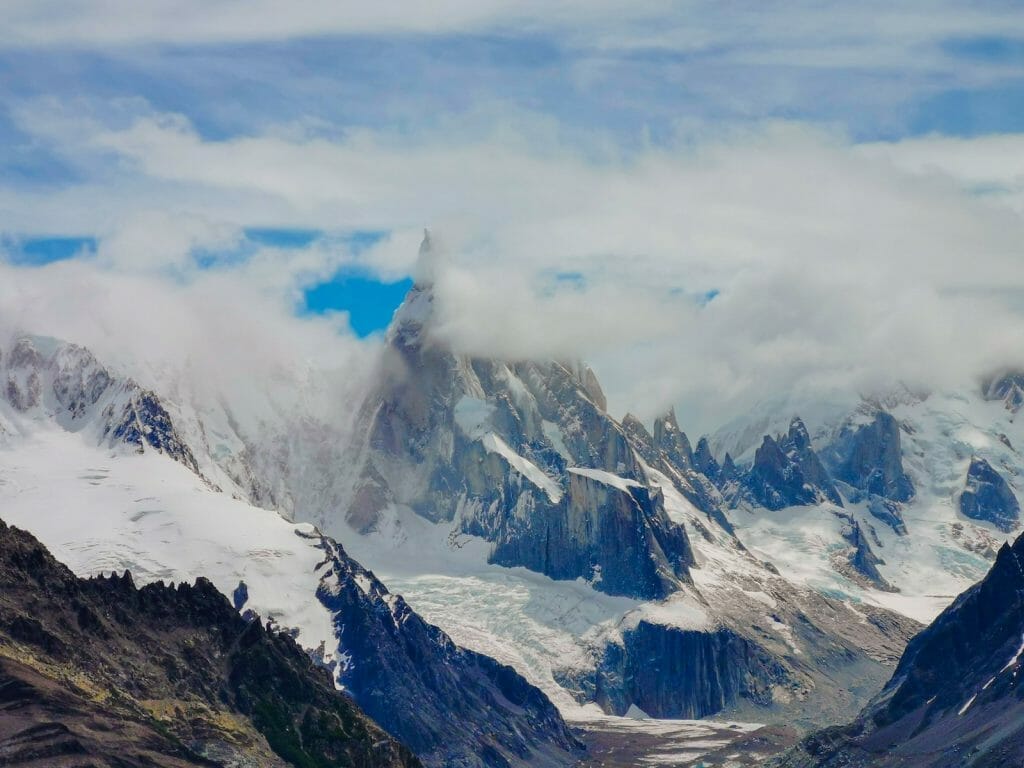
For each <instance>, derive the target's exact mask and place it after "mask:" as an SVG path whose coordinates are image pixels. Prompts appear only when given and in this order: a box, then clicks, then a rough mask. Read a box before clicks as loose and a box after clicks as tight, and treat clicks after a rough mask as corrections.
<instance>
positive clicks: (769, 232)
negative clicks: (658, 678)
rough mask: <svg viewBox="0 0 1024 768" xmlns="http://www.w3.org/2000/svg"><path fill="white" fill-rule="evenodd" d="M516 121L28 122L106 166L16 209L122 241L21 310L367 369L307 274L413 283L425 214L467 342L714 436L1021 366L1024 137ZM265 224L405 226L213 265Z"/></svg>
mask: <svg viewBox="0 0 1024 768" xmlns="http://www.w3.org/2000/svg"><path fill="white" fill-rule="evenodd" d="M136 106H137V105H136ZM508 118H509V119H507V120H504V121H503V125H505V126H506V127H504V128H500V129H492V128H488V129H481V128H480V126H479V124H475V125H474V126H471V127H468V128H467V127H466V126H464V125H450V126H447V127H446V128H445V129H444V130H441V129H438V130H437V131H435V132H429V131H428V132H426V133H421V134H418V135H417V136H416V137H415V139H414V140H413V139H410V138H409V137H405V136H402V135H393V134H388V133H386V132H371V131H365V130H364V131H354V132H351V133H348V134H346V135H345V136H343V137H334V138H325V137H324V136H322V135H313V134H309V133H308V132H305V131H303V130H301V129H300V128H295V127H293V128H292V129H290V130H281V131H278V132H271V133H265V134H260V135H254V136H246V137H237V138H230V139H221V140H217V139H209V138H205V137H203V136H201V135H200V134H199V133H198V132H197V131H196V130H195V129H194V128H193V127H192V126H191V125H190V124H189V122H188V121H187V120H185V119H184V118H181V117H180V116H173V115H158V114H151V113H148V112H146V111H145V110H141V111H140V110H135V112H134V113H133V114H131V115H130V116H128V117H127V118H126V117H125V116H124V115H121V116H119V118H118V120H117V121H110V120H106V121H105V120H101V119H98V118H92V119H86V118H83V117H82V116H81V115H77V116H76V117H75V119H74V120H71V119H70V118H68V115H67V113H66V110H60V109H56V108H54V106H53V105H47V104H45V103H36V104H34V105H32V106H31V107H26V108H25V109H23V110H22V111H21V112H20V113H19V119H20V120H21V121H22V124H23V126H24V127H25V129H26V130H33V129H34V130H35V131H36V133H37V135H38V136H39V140H40V141H48V142H52V143H53V144H54V145H59V146H61V147H63V151H64V152H65V153H66V157H67V159H68V161H69V162H71V163H74V164H75V165H76V166H77V167H79V168H81V169H83V174H84V175H86V176H88V175H90V174H91V175H93V176H97V175H98V174H99V171H97V170H96V169H98V168H102V169H104V170H103V174H105V176H106V178H104V180H103V184H102V185H89V184H82V185H78V186H71V187H68V188H65V189H63V190H61V191H60V192H59V193H57V194H49V193H47V194H43V193H39V194H38V195H33V194H26V193H25V192H24V191H21V192H19V193H18V194H15V193H14V192H13V191H7V192H4V191H2V190H0V195H2V196H3V198H0V199H2V202H3V203H4V207H5V209H6V210H8V211H9V214H10V219H11V221H13V222H21V223H22V229H29V230H31V229H33V228H34V229H39V228H40V222H41V221H44V220H47V221H50V222H54V223H56V224H57V226H62V227H64V228H65V229H69V228H74V227H81V226H83V224H84V223H85V222H86V221H88V220H92V221H94V222H100V226H101V227H102V228H103V229H102V231H101V232H100V235H101V241H100V248H99V252H98V253H97V254H96V256H95V257H93V258H91V259H89V260H85V261H82V260H73V261H71V262H68V263H63V264H57V265H51V266H49V267H46V268H44V269H25V268H15V267H5V268H4V273H3V275H2V288H0V302H2V305H0V308H2V310H3V313H4V315H5V317H6V318H7V319H8V322H10V323H15V324H20V325H23V326H28V327H31V328H33V329H36V330H38V331H40V332H46V333H54V334H59V335H60V334H63V335H68V336H71V337H76V336H81V335H83V334H84V335H86V336H89V337H90V338H86V339H83V340H84V341H86V342H91V343H94V344H97V345H99V346H103V345H109V344H117V343H124V344H126V345H129V346H132V347H133V348H134V350H135V351H134V352H133V353H134V354H151V355H152V354H153V350H154V349H165V348H166V349H167V350H171V352H170V353H169V355H170V358H171V359H173V360H177V361H179V362H180V361H181V360H184V359H186V358H188V359H191V360H192V361H193V364H194V365H196V366H197V367H198V368H199V369H201V370H206V369H207V368H209V367H214V368H216V367H217V366H220V367H221V368H226V367H228V366H226V363H225V362H224V361H225V359H226V357H225V356H227V358H230V357H232V356H234V357H237V358H238V360H237V361H235V363H237V364H234V363H233V364H232V365H231V366H230V368H231V370H232V371H236V372H235V373H232V374H230V375H232V376H237V377H244V376H248V375H252V374H253V373H255V374H261V373H266V371H267V370H269V368H268V366H270V365H276V364H278V363H281V364H283V365H285V366H295V365H297V362H296V361H297V360H304V361H310V360H312V361H316V362H317V364H322V365H324V366H327V367H330V366H334V367H348V368H350V369H351V370H353V371H355V370H356V369H358V368H359V367H360V366H362V365H363V364H364V362H365V359H366V354H365V353H366V345H365V344H360V343H358V342H356V341H355V340H354V339H353V338H352V337H351V336H350V335H349V334H348V333H347V331H346V328H345V324H344V322H343V318H326V319H325V318H319V319H308V318H305V319H298V318H297V317H296V316H295V312H294V310H295V306H296V302H297V295H298V294H297V291H298V290H299V289H300V288H301V287H302V286H303V285H307V284H310V283H312V282H315V281H316V280H317V279H323V278H324V277H326V276H328V275H330V274H331V273H332V271H333V270H335V269H337V268H338V266H339V265H342V264H351V263H358V264H359V265H361V267H362V268H364V269H368V270H370V271H373V272H376V273H378V274H379V275H381V276H382V277H385V278H391V277H394V276H396V275H400V274H411V273H412V272H413V270H414V259H415V253H416V247H417V244H418V241H419V238H420V236H421V232H422V228H423V227H424V226H429V227H431V229H432V231H433V232H434V233H435V235H436V236H437V239H438V241H439V246H438V247H439V248H443V258H441V259H440V260H439V262H438V263H437V264H434V265H433V268H432V271H433V272H434V282H435V286H436V291H437V294H438V305H439V311H440V324H439V328H438V331H437V332H438V334H439V335H440V336H441V337H442V338H443V339H444V340H445V341H447V342H448V343H451V344H453V345H454V346H456V347H457V348H459V349H461V350H464V351H468V352H473V353H477V354H486V355H495V356H506V357H532V356H558V357H572V356H582V357H584V358H587V359H589V360H590V361H591V362H592V363H593V364H594V365H595V367H596V368H597V370H598V372H599V374H600V375H601V376H602V379H603V381H604V382H605V383H606V386H607V388H608V390H609V394H610V396H611V397H610V400H611V405H612V407H613V409H615V410H616V411H618V412H620V413H621V412H623V411H625V410H633V411H635V412H638V413H639V414H640V415H642V416H650V415H651V414H653V413H654V412H655V411H657V410H659V409H661V408H663V407H665V406H667V405H668V404H670V403H675V404H676V405H677V406H679V407H680V409H681V417H683V418H685V420H686V421H687V423H688V424H689V425H690V427H691V428H695V429H710V428H712V427H714V426H715V425H716V424H717V423H720V422H721V421H724V420H726V419H728V418H729V417H730V416H731V415H732V414H734V413H735V412H737V410H739V409H742V408H745V407H748V406H750V405H752V404H754V403H756V402H758V401H760V400H764V399H770V398H773V397H777V396H780V395H782V394H791V393H793V392H800V393H806V394H807V395H808V396H814V395H816V394H819V393H825V392H835V391H837V390H838V391H863V390H865V389H870V388H873V387H876V386H881V385H885V384H887V383H890V382H893V381H906V382H907V383H910V384H913V385H915V386H926V387H946V386H961V385H968V384H969V383H970V382H971V381H972V380H973V379H974V378H976V377H978V376H979V375H981V374H982V373H984V372H985V371H986V370H987V369H989V368H991V367H993V366H999V365H1007V364H1009V365H1024V317H1022V311H1024V301H1022V296H1024V294H1022V290H1024V270H1021V268H1020V266H1021V246H1020V244H1021V243H1022V242H1024V220H1022V212H1024V192H1022V189H1024V185H1022V183H1021V176H1020V174H1019V173H1018V172H1016V170H1015V169H1014V168H1013V167H1012V164H1011V163H1008V162H999V161H997V160H996V159H995V158H996V157H1007V158H1012V157H1014V156H1024V151H1022V150H1024V138H1022V137H1021V136H1017V135H1007V136H1001V137H989V138H982V139H976V140H967V139H962V140H939V139H927V138H925V139H918V140H908V141H905V142H902V143H888V144H879V143H873V144H870V145H858V144H856V143H853V142H851V141H850V140H848V139H847V138H846V137H845V136H843V135H841V134H838V133H830V132H828V131H824V130H821V129H818V128H811V127H808V126H806V125H801V124H794V123H768V124H761V125H757V126H755V127H750V126H746V127H743V128H738V129H726V128H722V127H719V128H716V129H715V130H714V131H710V130H705V129H700V128H697V129H690V130H682V129H681V130H680V132H679V134H678V135H677V136H676V137H674V138H673V139H671V140H669V141H663V142H659V143H658V144H656V145H655V144H650V145H647V144H645V145H642V146H639V147H636V148H632V149H630V150H628V151H626V150H622V149H610V148H609V146H610V145H609V144H606V143H604V142H603V141H602V140H601V137H600V136H595V135H587V136H581V135H566V134H565V133H564V132H560V131H558V130H555V129H553V127H552V126H551V125H549V124H548V123H546V122H545V121H544V120H543V119H540V118H536V117H534V116H529V115H522V114H516V115H509V116H508ZM510 126H511V127H510ZM112 159H113V160H114V161H115V162H113V163H111V160H112ZM154 201H157V202H159V204H160V208H161V210H163V211H165V213H161V214H153V213H151V212H150V211H151V208H152V207H153V204H154ZM268 220H272V221H273V222H274V223H275V224H278V225H282V226H307V227H309V226H313V227H318V228H322V229H325V230H331V229H332V228H337V227H341V226H343V227H345V228H348V229H363V230H384V231H388V232H390V233H391V234H390V235H389V236H387V237H385V238H384V239H383V240H382V241H380V242H379V243H377V244H376V245H374V246H372V247H370V248H369V249H366V250H364V251H362V252H360V253H358V254H352V253H348V252H346V251H345V250H344V249H341V248H332V247H330V246H327V245H325V244H324V243H315V244H314V245H312V246H310V247H307V248H293V249H287V250H274V249H266V250H263V251H260V252H258V253H256V254H249V255H247V256H246V257H245V258H243V259H237V260H235V261H232V260H230V259H226V260H225V261H224V263H223V264H218V265H216V266H215V268H212V269H210V268H206V269H198V268H196V267H195V264H194V262H195V258H196V257H195V254H196V253H197V252H198V251H202V250H204V249H205V250H207V251H211V252H223V251H226V250H227V251H230V249H231V248H232V244H233V243H235V242H236V240H237V237H238V231H239V227H241V226H247V225H253V224H260V223H264V222H266V221H268ZM372 343H373V342H371V346H372ZM161 354H163V353H161ZM197 361H198V362H197ZM246 371H250V373H246Z"/></svg>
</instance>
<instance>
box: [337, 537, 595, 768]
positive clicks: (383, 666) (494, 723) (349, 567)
mask: <svg viewBox="0 0 1024 768" xmlns="http://www.w3.org/2000/svg"><path fill="white" fill-rule="evenodd" d="M322 546H323V548H324V552H325V555H326V557H327V561H326V562H327V567H326V569H325V570H324V572H323V578H322V582H321V587H320V590H319V591H318V593H317V597H318V598H319V599H320V601H321V602H322V603H323V604H324V605H325V606H326V607H327V608H328V610H330V611H331V613H332V614H333V615H334V617H335V631H336V633H337V636H338V639H339V643H340V647H341V648H343V649H345V652H346V654H347V659H348V661H347V663H346V664H345V665H343V667H342V668H341V669H339V670H338V674H337V677H338V680H339V682H341V683H342V684H343V685H344V686H345V689H346V691H348V692H349V693H350V694H351V695H352V697H353V698H354V699H355V700H356V701H357V702H358V703H359V704H360V706H361V707H362V708H363V709H364V710H365V711H366V712H367V713H368V714H369V715H370V716H371V717H373V718H374V719H375V720H376V721H377V722H378V723H380V724H381V725H382V726H383V727H384V728H385V729H387V731H388V732H389V733H391V734H394V735H396V736H397V737H398V738H400V739H401V740H402V741H403V743H405V744H407V745H408V746H409V747H411V748H412V749H413V750H414V751H415V752H416V754H417V755H419V756H420V758H421V759H422V760H423V762H424V763H425V764H426V765H430V766H438V767H439V768H440V767H441V766H445V768H497V767H502V766H523V767H524V768H525V766H551V767H555V766H568V765H572V764H573V763H575V762H576V760H577V758H578V753H579V749H580V745H579V743H578V742H577V741H576V739H575V738H574V737H573V736H572V735H571V733H570V732H569V729H568V728H567V727H566V724H565V722H564V721H563V720H562V717H561V715H559V713H558V710H556V709H555V707H554V706H553V705H552V704H551V702H550V701H549V700H548V698H547V697H546V696H545V695H544V694H543V693H542V692H541V691H539V690H538V689H537V688H535V687H534V686H532V685H530V684H529V683H527V682H526V680H524V679H523V678H522V676H520V675H519V673H517V672H516V671H515V670H513V669H512V668H511V667H508V666H506V665H504V664H499V663H498V662H496V661H494V659H491V658H490V657H488V656H484V655H482V654H478V653H474V652H473V651H469V650H466V649H464V648H460V647H459V646H457V645H455V644H454V643H453V642H452V641H451V640H450V639H449V638H448V636H447V635H445V634H444V632H442V631H441V630H439V629H438V628H437V627H434V626H432V625H430V624H428V623H426V622H425V621H423V619H421V618H420V617H419V616H418V615H417V614H416V613H415V612H414V611H413V610H412V609H411V608H410V607H409V606H408V605H407V604H406V603H405V601H404V600H403V599H402V598H401V597H400V596H398V595H393V594H391V593H390V592H388V590H387V588H386V587H385V586H384V585H383V584H381V582H380V581H378V580H377V579H376V578H375V577H374V575H373V574H372V573H370V572H369V571H367V570H366V569H364V568H363V567H362V566H360V565H359V564H358V563H356V562H355V561H353V560H352V559H350V558H349V557H348V556H347V555H346V554H345V552H344V550H343V549H342V548H341V547H340V546H339V545H338V544H336V543H335V542H333V541H330V540H328V539H324V540H323V542H322Z"/></svg>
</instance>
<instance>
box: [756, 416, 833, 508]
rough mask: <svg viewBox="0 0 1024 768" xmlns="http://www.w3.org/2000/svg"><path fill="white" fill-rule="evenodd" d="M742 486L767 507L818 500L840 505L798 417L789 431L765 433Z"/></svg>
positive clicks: (827, 475)
mask: <svg viewBox="0 0 1024 768" xmlns="http://www.w3.org/2000/svg"><path fill="white" fill-rule="evenodd" d="M743 485H744V486H745V488H746V491H747V496H748V498H750V499H751V500H753V501H754V502H755V503H756V504H758V505H760V506H763V507H765V508H767V509H773V510H776V509H782V508H784V507H791V506H794V505H797V506H802V505H807V504H816V503H818V502H819V501H829V502H831V503H833V504H836V505H838V506H842V504H843V502H842V499H841V498H840V496H839V493H838V491H836V488H835V485H834V484H833V482H832V478H831V477H830V476H829V474H828V472H827V471H826V470H825V467H824V466H822V463H821V461H820V460H819V459H818V455H817V453H816V452H815V451H814V448H812V447H811V440H810V437H809V436H808V434H807V428H806V427H805V426H804V423H803V422H802V421H801V420H800V419H799V418H794V419H793V421H792V423H791V424H790V426H789V432H788V433H786V434H785V435H780V436H779V437H778V439H775V438H772V437H771V436H770V435H765V437H764V440H763V442H762V443H761V447H760V448H758V449H757V452H756V453H755V454H754V463H753V466H751V468H750V471H749V472H747V474H746V476H745V477H744V478H743Z"/></svg>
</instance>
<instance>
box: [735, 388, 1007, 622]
mask: <svg viewBox="0 0 1024 768" xmlns="http://www.w3.org/2000/svg"><path fill="white" fill-rule="evenodd" d="M1011 394H1012V393H1011ZM790 405H791V406H792V404H790ZM879 409H884V412H885V413H888V414H891V415H892V417H893V418H894V419H895V422H896V424H897V425H898V428H899V439H900V445H901V457H902V466H903V471H904V472H905V474H906V477H907V478H908V479H909V481H910V483H911V484H912V494H911V497H910V498H909V499H907V500H904V501H900V502H898V503H892V502H891V501H886V502H885V503H879V499H878V498H877V497H876V498H873V497H872V496H871V494H865V493H863V492H857V491H856V490H855V489H851V488H850V487H849V486H846V485H843V484H842V483H840V485H839V487H840V488H841V489H842V490H843V491H844V494H843V507H842V508H841V509H840V508H839V507H837V506H836V505H834V504H828V503H825V504H817V505H807V506H789V507H787V508H786V509H783V510H780V511H772V512H770V511H767V510H764V509H761V508H758V507H756V506H753V505H749V504H748V505H744V504H740V505H737V507H736V508H735V509H733V510H731V511H730V512H729V513H728V514H729V519H730V520H731V521H732V522H733V523H734V525H735V527H736V530H737V533H738V535H739V537H740V539H741V540H742V541H743V542H744V543H745V544H746V545H747V546H748V547H749V548H750V550H751V551H752V552H754V553H755V554H757V555H758V556H759V557H763V558H764V559H766V560H768V561H770V562H772V563H773V564H774V565H775V566H776V567H777V568H778V569H779V571H780V572H781V573H782V574H783V575H785V576H787V577H788V578H790V579H791V580H793V581H795V582H796V583H799V584H803V585H806V586H808V587H811V588H813V589H815V590H817V591H819V592H821V593H823V594H831V595H835V596H843V597H849V598H851V599H854V600H856V601H861V602H867V603H870V604H874V605H880V606H886V607H888V608H891V609H893V610H896V611H899V612H900V613H903V614H905V615H907V616H911V617H913V618H915V619H917V620H918V621H923V622H927V621H930V620H931V619H932V618H934V616H935V615H937V614H938V612H939V611H941V610H942V609H943V608H944V607H945V606H946V605H948V604H949V602H950V601H951V600H952V599H953V597H954V596H956V595H957V594H959V593H960V592H961V591H963V590H964V589H966V588H967V587H968V586H969V585H971V584H973V583H974V582H976V581H977V580H978V579H980V578H981V577H982V576H983V575H984V574H985V572H986V571H987V570H988V568H989V567H990V566H991V563H992V560H993V558H994V557H995V553H996V551H997V550H998V548H999V546H1000V545H1001V544H1002V542H1003V541H1006V540H1007V539H1008V537H1010V536H1012V535H1013V532H1014V531H1019V530H1020V521H1019V520H1014V517H1015V510H1016V508H1017V507H1016V500H1015V498H1013V497H1018V496H1020V495H1021V494H1022V493H1024V485H1022V482H1024V478H1022V477H1021V475H1022V472H1024V456H1022V455H1021V454H1020V453H1019V452H1018V449H1017V447H1018V446H1021V445H1024V425H1022V424H1021V423H1020V421H1019V420H1018V419H1017V418H1016V414H1015V412H1014V411H1013V410H1012V409H1011V408H1008V407H1007V403H1006V402H1004V400H1003V399H988V398H987V397H986V396H985V394H984V392H983V391H982V389H981V387H977V388H975V389H974V390H971V389H965V390H964V391H962V392H956V393H947V394H944V393H933V394H927V395H926V394H920V393H910V392H907V391H906V390H899V389H897V390H894V391H893V392H892V393H890V394H889V395H887V396H886V397H872V398H864V399H863V400H861V401H860V402H852V403H850V404H849V405H848V406H847V408H846V411H845V413H842V414H840V415H835V409H831V410H832V414H833V415H832V416H831V417H830V418H829V419H828V420H825V421H820V422H817V423H815V422H809V423H808V428H809V430H810V432H811V434H812V435H814V439H813V443H814V447H815V449H816V450H817V451H818V452H819V453H820V454H822V455H823V456H826V457H827V456H828V454H829V452H830V450H831V447H832V446H833V445H834V444H835V443H836V441H837V439H838V437H839V436H840V435H841V434H843V431H844V429H845V430H847V432H849V430H850V429H851V427H852V428H857V427H858V426H862V425H865V424H869V423H870V422H871V421H872V419H873V418H874V417H875V414H876V413H877V412H878V411H879ZM809 410H810V411H812V412H813V411H814V410H815V409H814V408H813V407H812V408H810V409H809ZM819 410H820V409H819ZM792 415H793V414H790V413H786V414H784V415H780V416H779V417H777V419H776V423H782V422H783V421H784V420H788V419H789V418H790V417H791V416H792ZM752 418H754V419H756V420H760V419H761V418H762V416H756V417H752ZM759 423H760V421H759ZM735 431H736V425H735V424H734V425H732V426H731V427H730V433H733V432H735ZM738 452H739V453H740V454H741V455H743V449H742V447H740V449H739V451H738ZM979 462H984V464H985V465H987V466H988V467H989V468H990V469H991V470H992V472H993V473H994V474H995V475H996V476H997V477H998V478H999V482H1001V483H1004V484H1005V490H1004V495H1003V497H1002V498H1003V499H1004V501H1003V504H1002V506H1004V507H1006V509H1003V508H1000V509H998V510H994V509H993V508H992V505H991V504H988V505H985V504H982V505H980V506H979V505H976V506H975V507H974V508H973V509H975V510H980V512H981V514H979V513H978V512H977V511H976V512H974V513H973V514H974V516H973V517H969V516H967V515H966V514H964V511H963V507H962V505H961V499H962V497H963V494H964V491H965V489H966V488H967V487H968V485H969V477H968V476H969V470H970V469H971V467H972V465H974V466H977V465H978V464H979ZM1006 498H1010V499H1011V501H1010V502H1009V503H1007V502H1006V501H1005V499H1006ZM986 515H988V516H989V519H985V517H986ZM894 516H895V517H894ZM851 520H852V521H855V522H856V523H857V525H858V526H859V527H860V528H861V530H862V531H863V532H864V535H865V538H866V541H867V544H868V546H869V548H870V550H871V551H872V552H873V554H874V555H875V556H876V557H877V558H878V559H879V560H880V561H881V562H878V563H877V566H876V568H877V571H878V573H879V575H880V576H881V578H882V580H883V581H884V584H887V585H889V587H890V589H886V588H884V585H880V584H878V583H870V582H869V581H867V580H865V579H856V578H854V579H851V578H849V577H850V575H851V574H850V573H849V572H845V571H844V568H842V567H840V568H837V567H836V565H837V558H836V556H835V555H836V553H837V552H838V551H842V550H843V549H845V548H848V547H849V539H850V535H849V529H850V525H851ZM854 575H855V574H854Z"/></svg>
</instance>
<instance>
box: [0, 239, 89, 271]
mask: <svg viewBox="0 0 1024 768" xmlns="http://www.w3.org/2000/svg"><path fill="white" fill-rule="evenodd" d="M0 251H2V252H3V253H4V254H5V256H6V259H7V261H9V262H10V263H12V264H16V265H18V266H25V267H40V266H44V265H46V264H52V263H53V262H55V261H65V260H67V259H72V258H76V257H78V258H82V257H89V256H93V255H95V253H96V238H94V237H68V236H59V237H30V238H16V237H4V238H2V239H0Z"/></svg>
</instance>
